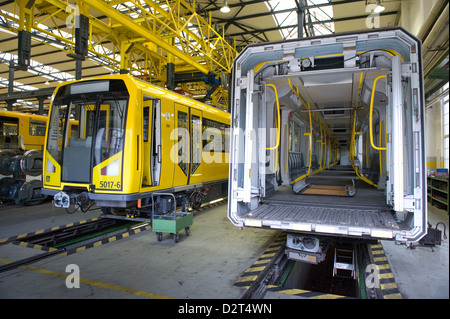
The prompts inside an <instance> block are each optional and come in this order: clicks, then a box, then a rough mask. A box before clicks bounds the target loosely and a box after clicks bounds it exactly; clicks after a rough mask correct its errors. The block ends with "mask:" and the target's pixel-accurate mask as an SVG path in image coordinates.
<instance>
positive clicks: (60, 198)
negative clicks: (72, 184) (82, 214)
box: [53, 191, 91, 209]
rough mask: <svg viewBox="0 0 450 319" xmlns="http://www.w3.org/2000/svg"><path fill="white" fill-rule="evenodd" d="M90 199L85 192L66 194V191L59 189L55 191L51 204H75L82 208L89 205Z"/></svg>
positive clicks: (67, 206) (59, 206) (64, 205)
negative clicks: (59, 190)
mask: <svg viewBox="0 0 450 319" xmlns="http://www.w3.org/2000/svg"><path fill="white" fill-rule="evenodd" d="M90 201H91V200H90V199H89V194H88V193H87V192H82V193H80V194H76V193H72V194H67V193H66V192H63V191H61V192H59V193H56V194H55V196H54V197H53V205H54V206H55V207H58V208H69V207H70V205H76V206H77V207H79V208H81V209H83V208H85V207H87V206H88V205H89V203H90Z"/></svg>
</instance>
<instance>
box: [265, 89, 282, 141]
mask: <svg viewBox="0 0 450 319" xmlns="http://www.w3.org/2000/svg"><path fill="white" fill-rule="evenodd" d="M266 86H271V87H273V90H274V91H275V99H276V101H277V116H278V127H277V132H278V136H277V143H276V145H275V146H273V147H266V150H274V149H277V148H278V146H279V145H280V133H281V132H280V130H281V116H280V102H279V101H278V92H277V88H276V87H275V85H273V84H270V83H269V84H266Z"/></svg>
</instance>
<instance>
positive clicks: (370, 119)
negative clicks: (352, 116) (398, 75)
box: [369, 75, 387, 151]
mask: <svg viewBox="0 0 450 319" xmlns="http://www.w3.org/2000/svg"><path fill="white" fill-rule="evenodd" d="M385 77H386V75H380V76H379V77H377V78H375V81H374V82H373V88H372V96H371V98H370V111H369V114H370V118H369V133H370V134H369V135H370V145H372V147H373V148H374V149H376V150H379V151H386V150H387V148H386V147H380V146H376V145H375V144H374V143H373V132H372V126H373V124H372V115H373V98H374V96H375V88H376V86H377V81H378V80H379V79H382V78H385ZM380 134H381V132H380Z"/></svg>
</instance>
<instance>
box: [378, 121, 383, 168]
mask: <svg viewBox="0 0 450 319" xmlns="http://www.w3.org/2000/svg"><path fill="white" fill-rule="evenodd" d="M381 127H382V122H381V121H380V125H379V130H380V132H379V134H378V135H379V137H378V145H381ZM378 156H379V161H380V175H381V173H382V172H383V163H381V152H378Z"/></svg>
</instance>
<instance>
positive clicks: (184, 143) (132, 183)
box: [42, 75, 230, 218]
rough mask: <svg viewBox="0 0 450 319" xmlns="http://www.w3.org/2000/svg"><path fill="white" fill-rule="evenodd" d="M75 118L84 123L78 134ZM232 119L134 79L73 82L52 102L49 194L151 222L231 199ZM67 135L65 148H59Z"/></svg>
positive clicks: (61, 202) (60, 202)
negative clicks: (154, 213)
mask: <svg viewBox="0 0 450 319" xmlns="http://www.w3.org/2000/svg"><path fill="white" fill-rule="evenodd" d="M67 119H70V120H75V121H78V123H79V126H78V130H77V131H76V132H70V127H68V126H66V125H65V123H67V122H68V121H67ZM229 126H230V114H229V113H227V112H224V111H222V110H219V109H217V108H214V107H210V106H208V105H206V104H203V103H200V102H198V101H195V100H192V99H189V98H186V97H184V96H182V95H179V94H177V93H174V92H170V91H167V90H165V89H163V88H160V87H157V86H154V85H152V84H150V83H147V82H143V81H140V80H138V79H135V78H133V77H132V76H130V75H111V76H104V77H99V78H95V79H86V80H81V81H74V82H67V83H64V84H61V85H60V86H59V87H57V88H56V90H55V92H54V95H53V97H52V104H51V108H50V113H49V123H48V126H47V132H46V143H45V147H44V165H43V166H44V169H43V183H44V189H43V190H42V192H43V193H45V194H47V195H52V196H54V204H55V206H57V207H65V208H69V207H70V205H75V206H76V207H77V208H81V209H82V210H86V209H87V208H88V207H90V205H92V204H95V205H97V206H98V207H101V208H102V210H103V211H104V212H105V213H107V214H114V215H126V216H131V217H133V218H140V217H143V218H145V217H146V216H149V214H150V213H151V206H152V202H153V200H156V203H157V204H158V205H156V206H157V207H158V211H159V212H162V213H164V212H168V211H170V210H172V209H173V203H172V202H171V199H170V198H171V197H167V196H163V194H173V195H174V197H175V199H176V204H177V206H182V207H183V209H186V208H187V207H188V206H191V207H194V208H196V207H198V206H199V205H200V204H201V203H202V201H206V200H212V199H216V198H220V197H223V196H226V194H227V178H228V141H229V137H228V134H229ZM59 132H63V133H62V143H58V136H59Z"/></svg>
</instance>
